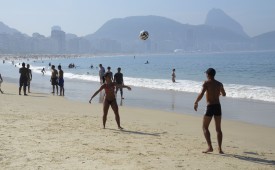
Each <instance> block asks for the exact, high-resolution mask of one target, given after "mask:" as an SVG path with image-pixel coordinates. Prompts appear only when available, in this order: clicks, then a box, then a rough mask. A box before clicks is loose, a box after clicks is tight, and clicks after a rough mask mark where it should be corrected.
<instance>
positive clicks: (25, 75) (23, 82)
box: [19, 63, 29, 96]
mask: <svg viewBox="0 0 275 170" xmlns="http://www.w3.org/2000/svg"><path fill="white" fill-rule="evenodd" d="M19 73H20V79H19V95H21V89H22V86H23V91H24V96H27V93H26V89H27V88H26V87H27V84H28V80H29V70H28V69H27V68H26V67H25V63H22V67H21V68H20V69H19Z"/></svg>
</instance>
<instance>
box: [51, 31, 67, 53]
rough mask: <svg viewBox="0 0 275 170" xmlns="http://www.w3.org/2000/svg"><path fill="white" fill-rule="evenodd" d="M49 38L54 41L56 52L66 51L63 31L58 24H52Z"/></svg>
mask: <svg viewBox="0 0 275 170" xmlns="http://www.w3.org/2000/svg"><path fill="white" fill-rule="evenodd" d="M51 39H53V40H54V41H55V42H56V45H57V49H56V51H55V52H56V53H64V52H65V51H66V40H65V32H64V31H62V30H61V28H60V27H59V26H53V27H52V31H51Z"/></svg>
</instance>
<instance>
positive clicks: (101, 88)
mask: <svg viewBox="0 0 275 170" xmlns="http://www.w3.org/2000/svg"><path fill="white" fill-rule="evenodd" d="M103 86H104V84H103V85H102V86H101V87H100V88H99V89H98V90H97V91H96V92H95V93H94V94H93V96H92V97H91V99H90V100H89V103H91V101H92V100H93V98H94V97H95V96H96V95H97V94H98V93H99V92H100V91H101V90H103V88H104V87H103Z"/></svg>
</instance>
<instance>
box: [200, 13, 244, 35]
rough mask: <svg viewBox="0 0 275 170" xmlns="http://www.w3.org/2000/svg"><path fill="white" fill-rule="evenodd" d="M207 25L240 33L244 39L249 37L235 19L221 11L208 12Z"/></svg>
mask: <svg viewBox="0 0 275 170" xmlns="http://www.w3.org/2000/svg"><path fill="white" fill-rule="evenodd" d="M205 25H209V26H213V27H222V28H226V29H228V30H231V31H233V32H235V33H238V34H240V35H242V36H244V37H246V38H247V37H248V35H247V34H246V33H245V32H244V30H243V27H242V26H241V24H239V23H238V22H237V21H235V20H234V19H233V18H231V17H230V16H228V15H227V14H226V13H225V12H224V11H222V10H221V9H212V10H210V11H209V12H208V14H207V17H206V20H205Z"/></svg>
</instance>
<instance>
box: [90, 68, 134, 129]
mask: <svg viewBox="0 0 275 170" xmlns="http://www.w3.org/2000/svg"><path fill="white" fill-rule="evenodd" d="M99 78H100V83H101V86H100V88H99V89H98V90H97V91H96V92H95V93H94V94H93V95H92V97H91V99H90V100H89V103H91V101H92V99H93V98H94V97H95V96H96V95H97V94H98V93H99V92H101V91H102V90H103V89H104V90H105V97H104V101H103V119H102V120H103V128H104V129H105V125H106V121H107V115H108V110H109V107H110V106H111V107H112V109H113V111H114V114H115V119H116V122H117V126H118V128H119V129H123V128H122V127H121V125H120V116H119V110H118V105H117V101H116V94H117V92H118V90H119V89H120V94H121V99H124V98H123V91H122V89H123V88H127V89H128V90H131V87H129V86H126V85H124V82H123V74H122V73H121V68H118V69H117V73H116V74H115V75H114V76H113V73H112V72H111V67H107V72H105V68H104V67H103V66H102V64H99Z"/></svg>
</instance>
